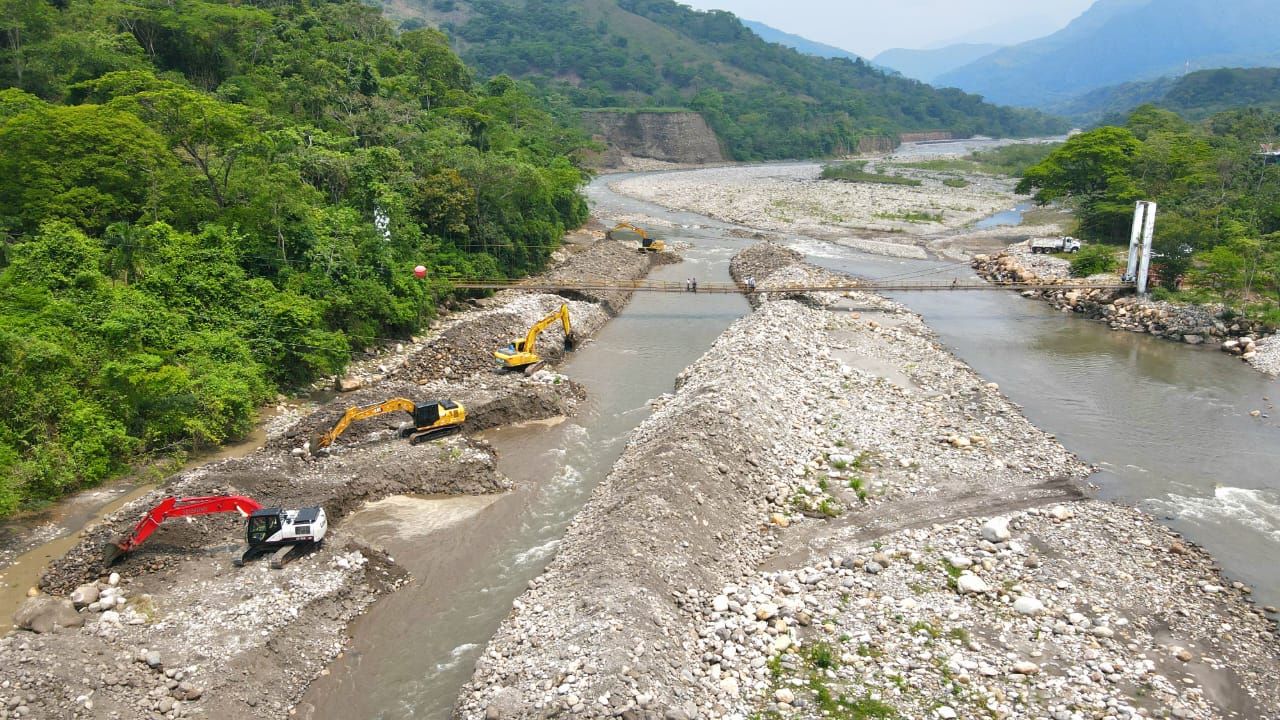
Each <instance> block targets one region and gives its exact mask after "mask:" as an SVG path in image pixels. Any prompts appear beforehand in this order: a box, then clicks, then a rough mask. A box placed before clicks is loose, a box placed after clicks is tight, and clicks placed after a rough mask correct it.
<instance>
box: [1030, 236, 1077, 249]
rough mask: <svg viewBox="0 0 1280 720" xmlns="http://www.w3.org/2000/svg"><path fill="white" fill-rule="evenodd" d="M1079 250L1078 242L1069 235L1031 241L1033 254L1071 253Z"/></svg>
mask: <svg viewBox="0 0 1280 720" xmlns="http://www.w3.org/2000/svg"><path fill="white" fill-rule="evenodd" d="M1079 250H1080V241H1079V240H1077V239H1075V238H1073V237H1071V236H1070V235H1063V236H1062V237H1060V238H1040V239H1038V240H1032V241H1031V252H1033V253H1058V252H1068V253H1073V252H1077V251H1079Z"/></svg>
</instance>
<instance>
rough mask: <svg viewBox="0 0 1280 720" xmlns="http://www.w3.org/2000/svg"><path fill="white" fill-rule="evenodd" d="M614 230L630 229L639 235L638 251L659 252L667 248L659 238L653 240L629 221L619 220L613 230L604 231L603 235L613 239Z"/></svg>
mask: <svg viewBox="0 0 1280 720" xmlns="http://www.w3.org/2000/svg"><path fill="white" fill-rule="evenodd" d="M614 230H630V231H632V232H634V233H635V234H637V235H639V236H640V252H661V251H663V250H666V249H667V244H666V243H664V242H662V241H661V240H654V239H653V238H651V237H649V234H648V233H646V232H645V231H644V230H641V229H640V228H638V227H636V226H635V225H632V224H631V223H629V222H620V223H618V224H617V225H615V226H613V230H610V231H609V232H607V233H605V237H607V238H609V239H610V240H612V239H614V238H613V231H614Z"/></svg>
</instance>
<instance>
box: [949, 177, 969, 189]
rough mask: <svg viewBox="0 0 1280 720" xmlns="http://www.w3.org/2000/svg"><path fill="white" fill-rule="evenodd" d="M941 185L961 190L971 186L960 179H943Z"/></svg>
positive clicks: (966, 181)
mask: <svg viewBox="0 0 1280 720" xmlns="http://www.w3.org/2000/svg"><path fill="white" fill-rule="evenodd" d="M942 184H943V185H945V186H947V187H949V188H963V187H969V185H971V183H970V182H969V181H968V180H962V179H960V178H944V179H943V180H942Z"/></svg>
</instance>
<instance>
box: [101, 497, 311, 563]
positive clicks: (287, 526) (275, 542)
mask: <svg viewBox="0 0 1280 720" xmlns="http://www.w3.org/2000/svg"><path fill="white" fill-rule="evenodd" d="M223 512H238V513H240V514H241V515H243V516H244V517H245V518H247V519H248V521H249V525H248V528H247V530H246V537H245V539H246V545H245V547H244V548H242V549H241V551H240V554H239V556H238V557H237V558H236V560H235V563H236V564H237V565H241V564H243V563H244V562H245V561H246V560H249V559H250V558H252V557H255V556H257V555H261V554H262V553H265V552H268V551H271V550H275V553H274V554H273V555H272V556H271V567H273V568H281V567H284V565H285V563H287V562H289V560H291V559H292V557H291V556H292V555H294V554H295V553H294V551H299V552H298V554H301V550H302V549H303V548H305V547H309V546H312V545H318V544H319V543H320V542H322V541H323V540H324V536H325V533H326V532H328V530H329V521H328V519H327V518H326V517H325V514H324V508H322V507H309V508H302V509H301V510H282V509H280V508H278V507H272V508H264V507H262V505H261V504H259V503H258V501H256V500H253V499H252V498H247V497H244V496H243V495H209V496H203V497H184V498H180V497H167V498H165V499H164V500H163V501H161V502H160V504H159V505H156V506H155V507H153V508H151V510H149V511H148V512H147V514H146V515H145V516H144V517H143V518H142V519H141V520H139V521H138V524H137V525H134V526H133V530H131V531H129V533H128V534H127V535H124V536H123V537H121V538H119V539H118V540H116V541H115V542H112V543H108V544H107V547H106V548H105V552H104V553H103V562H104V563H105V564H107V565H110V564H112V563H114V562H115V561H116V560H118V559H119V558H120V556H121V555H123V554H125V553H127V552H129V551H131V550H134V549H136V548H137V547H138V546H139V545H141V544H142V542H143V541H144V540H146V539H147V538H148V537H149V536H150V535H151V533H153V532H155V530H156V528H158V527H160V523H162V522H164V521H165V520H168V519H169V518H175V517H191V516H193V515H209V514H211V513H223Z"/></svg>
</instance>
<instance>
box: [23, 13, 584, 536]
mask: <svg viewBox="0 0 1280 720" xmlns="http://www.w3.org/2000/svg"><path fill="white" fill-rule="evenodd" d="M4 8H5V13H4V21H3V22H4V25H3V26H2V27H3V30H4V32H3V33H0V231H2V232H0V238H2V242H0V358H3V360H4V362H3V364H0V515H3V514H5V513H7V512H10V511H12V510H14V509H15V508H18V507H21V506H22V504H23V503H25V502H30V501H39V500H41V499H48V498H53V497H57V496H58V495H59V494H61V493H63V492H66V491H70V490H74V489H77V488H79V487H82V486H84V485H86V484H92V483H95V482H98V481H101V480H102V479H104V478H107V477H110V476H112V475H113V474H115V473H118V472H120V471H121V470H122V469H124V468H125V467H127V466H128V465H129V464H130V463H132V462H134V461H136V460H137V459H139V458H141V457H143V456H144V455H146V454H148V453H151V452H156V451H159V450H164V449H169V448H174V447H186V448H190V447H192V446H196V445H206V444H214V443H221V442H223V441H225V440H228V439H232V438H236V437H239V436H241V435H243V434H244V433H245V432H246V431H247V430H248V429H249V428H250V426H251V424H252V421H253V419H254V417H255V412H256V408H257V407H258V406H259V405H260V404H262V403H263V402H264V401H266V400H268V399H269V398H270V397H272V396H273V395H274V394H275V393H276V392H278V391H280V390H284V389H288V388H291V387H297V386H300V385H303V384H306V383H309V382H311V381H313V380H315V379H317V378H320V377H323V376H325V375H328V374H332V373H337V372H340V371H342V369H343V368H344V366H345V364H346V363H347V361H348V358H349V356H350V353H351V352H352V351H353V350H362V349H364V348H366V347H369V346H371V345H378V344H382V343H386V342H391V341H394V340H397V339H402V338H405V337H407V336H408V335H409V334H410V333H412V332H413V331H414V330H415V329H417V328H418V327H420V326H421V325H422V324H423V323H424V322H425V321H426V320H427V319H429V318H430V317H431V316H432V315H433V314H434V313H435V311H436V307H435V304H436V303H437V302H438V301H441V300H447V299H448V298H449V297H450V292H449V290H448V288H447V287H446V286H445V285H444V284H443V279H444V278H447V277H449V276H459V275H462V276H503V275H518V274H525V273H528V272H532V271H536V270H539V269H541V268H542V267H544V266H545V264H546V262H547V259H548V257H549V255H550V253H551V252H552V251H553V250H554V249H555V248H556V247H557V245H558V243H559V242H560V239H561V238H562V237H563V235H564V232H565V230H566V229H567V228H571V227H576V226H577V225H579V224H581V223H582V222H583V221H584V220H585V219H586V203H585V199H584V198H583V196H582V195H581V192H580V189H581V186H582V184H583V182H584V181H585V180H586V179H587V177H588V175H587V174H586V172H585V171H583V170H582V169H580V168H579V167H577V166H576V165H574V164H573V162H572V161H571V160H570V158H572V157H574V156H575V154H576V153H577V151H578V150H580V149H582V148H584V147H586V146H587V145H588V142H587V140H586V138H585V137H584V136H583V135H582V134H581V133H580V132H578V131H575V130H573V129H571V128H569V127H566V126H565V125H563V124H561V123H559V122H557V121H556V120H555V119H554V118H553V117H552V115H550V114H549V113H548V111H547V108H546V107H545V106H544V105H543V104H542V103H541V102H540V101H538V100H536V99H535V97H534V96H533V95H532V94H531V93H530V92H529V87H528V86H527V85H523V84H521V83H518V82H515V81H513V80H512V79H511V78H509V77H497V78H493V79H491V80H490V81H488V82H487V83H484V84H477V83H476V82H475V81H474V80H473V78H472V75H471V72H470V71H469V70H468V69H467V68H466V66H465V65H464V64H463V63H462V62H461V61H460V60H459V59H458V58H457V57H456V56H455V55H454V54H453V52H452V51H451V50H450V49H449V45H448V42H447V41H446V38H445V36H444V35H443V34H442V33H440V32H438V31H435V30H429V29H419V30H412V31H407V32H403V33H400V34H399V35H397V34H396V33H395V32H393V29H392V27H391V26H390V25H389V24H388V23H387V22H386V21H384V20H383V19H382V17H381V16H380V14H379V12H378V10H376V9H374V8H370V7H368V6H366V5H363V4H361V3H359V2H349V1H347V0H303V1H302V2H291V3H277V2H266V3H256V4H253V5H248V4H241V3H235V2H219V1H217V0H186V1H184V2H183V3H179V4H174V3H166V2H158V1H154V0H124V1H123V2H121V1H120V0H84V1H83V2H75V3H65V2H49V1H48V0H20V1H19V2H16V3H13V2H8V3H6V4H5V5H4ZM10 11H12V12H10ZM416 265H424V266H426V267H427V268H428V272H429V275H428V279H427V280H426V281H423V280H419V279H418V278H416V277H414V276H413V273H412V268H413V267H414V266H416Z"/></svg>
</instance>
